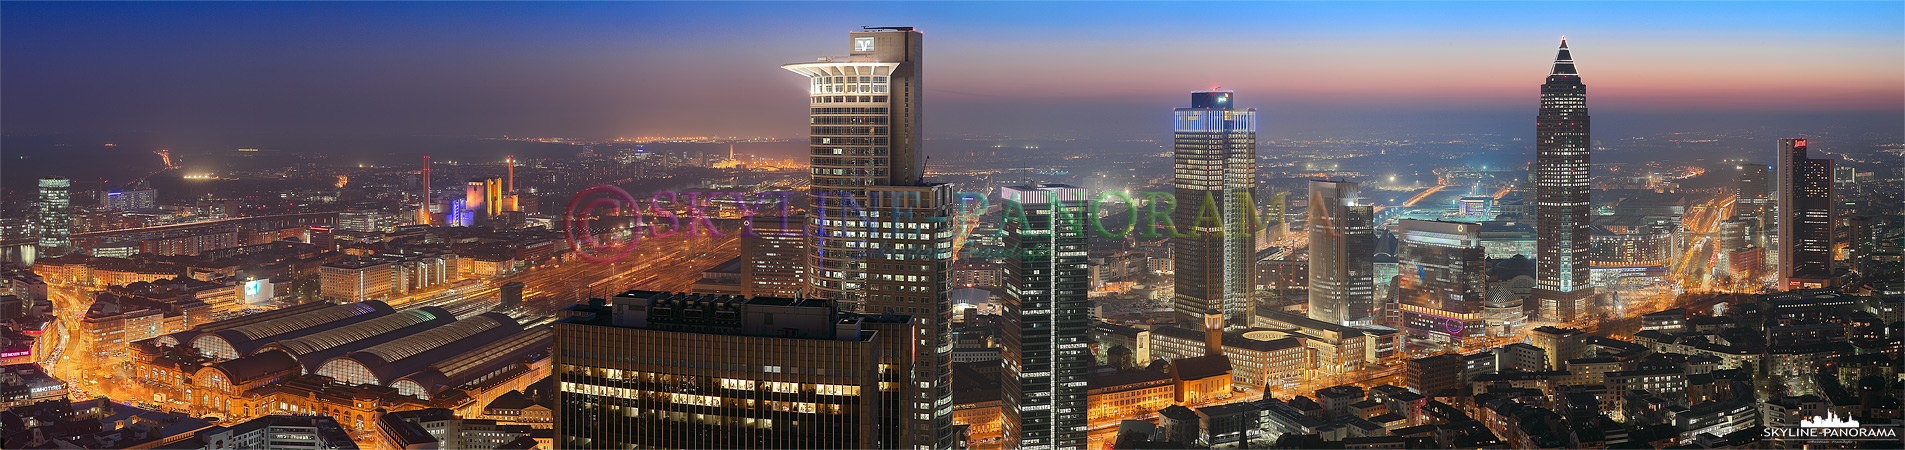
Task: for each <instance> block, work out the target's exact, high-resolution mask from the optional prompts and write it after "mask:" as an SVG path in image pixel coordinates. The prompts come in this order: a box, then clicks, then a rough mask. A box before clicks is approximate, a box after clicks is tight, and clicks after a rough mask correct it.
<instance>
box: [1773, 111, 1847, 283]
mask: <svg viewBox="0 0 1905 450" xmlns="http://www.w3.org/2000/svg"><path fill="white" fill-rule="evenodd" d="M1774 175H1776V176H1778V177H1779V203H1778V207H1779V215H1778V216H1777V217H1776V218H1775V219H1774V220H1775V221H1778V222H1779V281H1780V285H1781V286H1783V287H1784V288H1786V289H1808V288H1817V287H1826V286H1830V285H1831V283H1832V271H1833V267H1832V234H1833V225H1834V217H1833V216H1834V214H1833V213H1834V211H1833V208H1834V205H1833V204H1832V160H1831V159H1823V158H1820V159H1814V158H1808V157H1806V140H1805V139H1791V138H1788V139H1780V140H1779V170H1778V171H1777V172H1775V173H1774Z"/></svg>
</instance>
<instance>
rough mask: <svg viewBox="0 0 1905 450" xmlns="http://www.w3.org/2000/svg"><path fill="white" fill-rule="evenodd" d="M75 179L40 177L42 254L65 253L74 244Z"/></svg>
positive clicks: (56, 254) (57, 254)
mask: <svg viewBox="0 0 1905 450" xmlns="http://www.w3.org/2000/svg"><path fill="white" fill-rule="evenodd" d="M72 187H73V180H68V179H66V178H63V177H46V178H41V179H40V211H39V213H40V214H39V216H40V249H39V253H40V256H59V255H64V254H66V252H67V251H68V250H70V249H71V247H72V246H73V240H72V236H73V228H72V227H73V216H72V212H71V211H69V210H70V209H72V208H71V207H72V206H73V198H72V192H71V190H72Z"/></svg>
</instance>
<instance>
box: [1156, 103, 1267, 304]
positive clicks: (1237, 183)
mask: <svg viewBox="0 0 1905 450" xmlns="http://www.w3.org/2000/svg"><path fill="white" fill-rule="evenodd" d="M1233 94H1234V93H1233V92H1231V91H1198V92H1193V93H1191V107H1189V108H1177V109H1176V111H1175V118H1174V119H1173V124H1174V127H1173V129H1174V131H1175V140H1174V141H1175V149H1176V150H1175V152H1174V158H1175V159H1174V161H1173V166H1172V167H1173V172H1174V176H1175V181H1174V183H1173V187H1175V188H1176V191H1175V194H1176V196H1175V200H1176V203H1177V204H1176V209H1175V211H1174V212H1173V214H1172V215H1171V222H1172V224H1173V225H1175V226H1176V227H1177V229H1176V230H1173V231H1174V232H1176V233H1182V234H1178V235H1175V237H1173V238H1171V261H1172V262H1171V265H1172V268H1173V270H1175V271H1176V275H1175V277H1176V280H1175V281H1176V283H1175V285H1176V289H1177V293H1176V298H1175V302H1174V303H1175V308H1176V310H1177V323H1178V324H1180V325H1182V326H1185V327H1186V328H1192V329H1203V328H1204V312H1205V311H1209V310H1213V309H1214V310H1218V311H1222V312H1223V314H1224V322H1225V323H1226V324H1227V325H1229V326H1248V325H1249V324H1250V320H1251V315H1252V314H1253V313H1252V311H1254V310H1255V304H1254V297H1255V296H1254V295H1253V294H1254V293H1255V292H1256V286H1257V283H1256V271H1255V270H1254V269H1255V265H1256V261H1255V255H1256V248H1257V244H1256V233H1255V231H1256V226H1257V220H1256V205H1255V203H1254V202H1255V198H1256V191H1257V187H1256V186H1257V185H1256V179H1257V109H1256V108H1235V107H1233V102H1232V95H1233ZM1186 235H1188V236H1186Z"/></svg>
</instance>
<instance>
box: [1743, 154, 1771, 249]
mask: <svg viewBox="0 0 1905 450" xmlns="http://www.w3.org/2000/svg"><path fill="white" fill-rule="evenodd" d="M1771 169H1772V167H1768V166H1767V165H1765V164H1741V165H1740V166H1738V167H1737V170H1738V173H1737V174H1735V175H1734V177H1733V183H1734V186H1733V193H1734V194H1735V195H1736V197H1737V199H1736V200H1735V201H1734V204H1733V205H1734V206H1733V216H1734V217H1735V218H1739V219H1751V220H1757V221H1759V222H1760V223H1759V226H1761V227H1765V226H1768V225H1770V224H1771V221H1770V220H1768V217H1769V216H1767V215H1766V214H1767V213H1769V212H1771V211H1770V210H1771V207H1770V205H1769V204H1770V203H1772V202H1773V196H1772V181H1773V180H1772V177H1771V174H1770V171H1771ZM1752 244H1753V245H1764V243H1763V242H1757V240H1755V242H1752Z"/></svg>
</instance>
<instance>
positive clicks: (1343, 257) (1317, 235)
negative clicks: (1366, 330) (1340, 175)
mask: <svg viewBox="0 0 1905 450" xmlns="http://www.w3.org/2000/svg"><path fill="white" fill-rule="evenodd" d="M1374 216H1375V210H1374V208H1373V207H1371V206H1370V205H1366V204H1363V197H1362V186H1361V185H1358V184H1356V183H1353V182H1344V181H1320V180H1311V181H1310V214H1309V226H1308V228H1309V235H1310V318H1311V319H1316V320H1321V321H1324V322H1329V323H1332V324H1336V325H1350V324H1358V323H1371V322H1373V321H1375V319H1374V318H1373V317H1372V316H1373V315H1374V312H1375V307H1376V304H1375V295H1376V279H1375V276H1376V231H1375V228H1374V225H1373V223H1372V221H1373V220H1375V217H1374Z"/></svg>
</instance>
